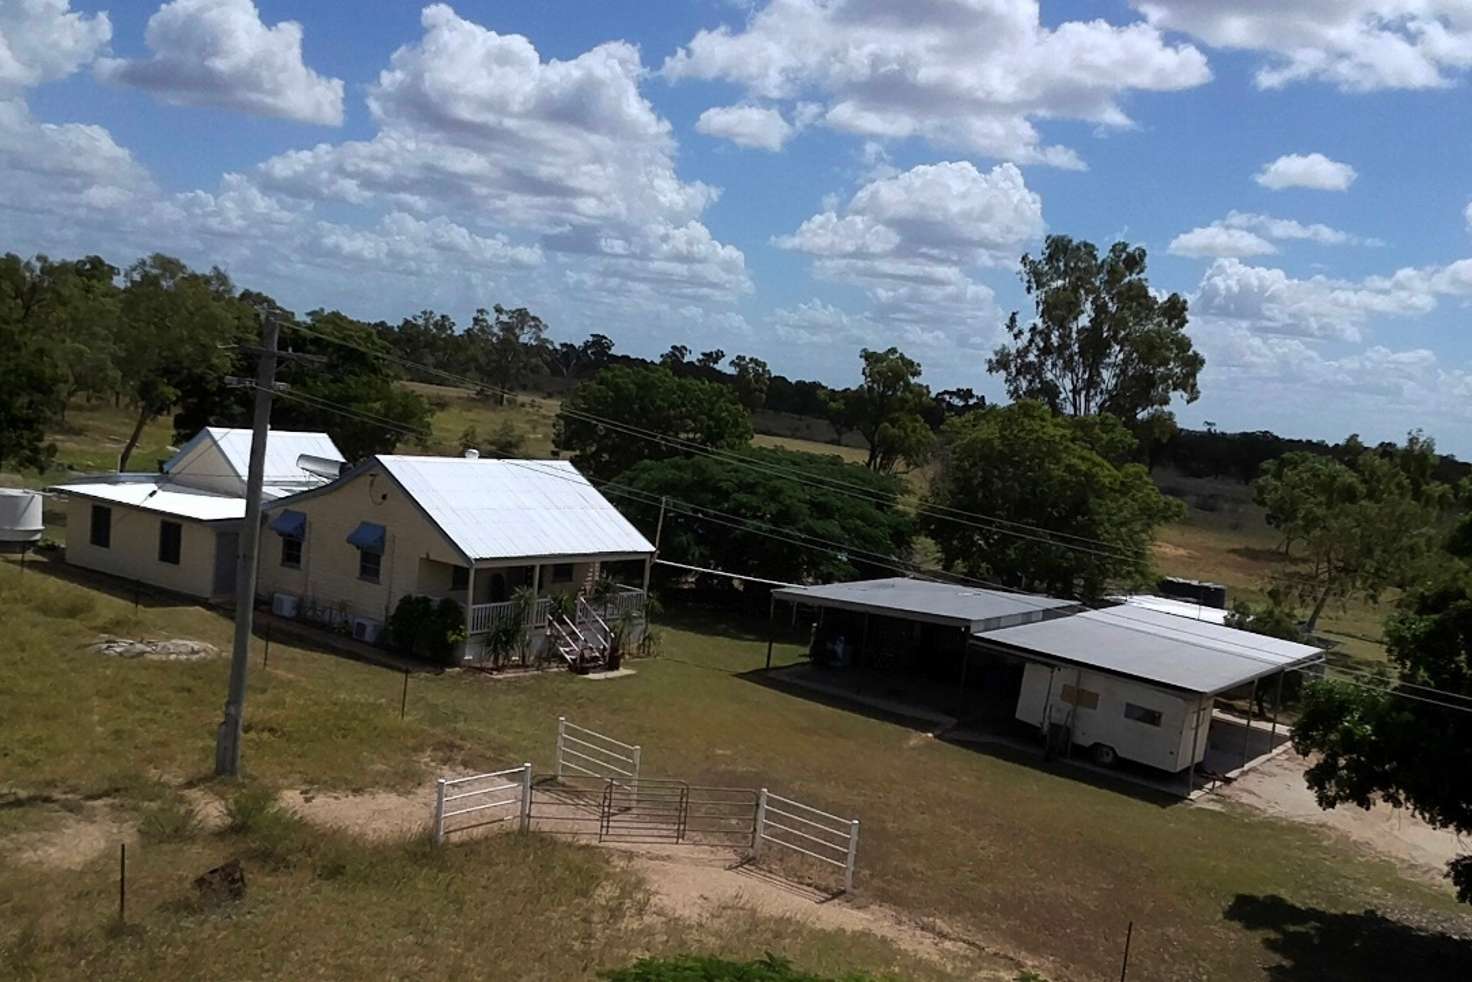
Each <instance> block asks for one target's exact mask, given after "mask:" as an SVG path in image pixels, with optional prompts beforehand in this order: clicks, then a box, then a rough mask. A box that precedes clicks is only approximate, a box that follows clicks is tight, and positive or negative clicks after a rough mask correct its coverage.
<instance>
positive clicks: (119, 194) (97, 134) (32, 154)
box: [0, 99, 153, 224]
mask: <svg viewBox="0 0 1472 982" xmlns="http://www.w3.org/2000/svg"><path fill="white" fill-rule="evenodd" d="M152 188H153V184H152V181H151V180H150V179H149V177H148V174H147V172H146V171H145V170H144V169H143V167H142V166H141V165H140V164H139V163H138V162H137V161H136V160H134V159H133V155H132V154H131V153H129V152H128V151H127V150H126V149H125V148H123V147H120V146H118V144H117V143H116V142H114V141H113V138H112V135H111V134H110V133H108V131H107V130H106V129H104V128H102V127H101V126H94V125H91V124H86V123H41V122H38V121H36V120H35V119H34V118H33V117H32V116H31V114H30V110H29V109H28V108H27V106H26V104H25V101H24V100H22V99H8V100H0V201H3V204H4V206H5V208H6V209H7V210H11V211H12V212H24V213H28V214H35V215H52V216H58V217H65V218H66V219H67V222H66V224H72V223H85V222H87V221H88V220H92V219H100V218H102V217H104V216H106V218H107V220H112V218H113V214H114V212H115V211H116V210H117V209H119V208H120V206H122V205H124V204H126V203H127V202H129V201H131V200H132V199H133V198H135V197H136V196H138V195H146V194H150V193H152Z"/></svg>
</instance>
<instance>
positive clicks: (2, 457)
mask: <svg viewBox="0 0 1472 982" xmlns="http://www.w3.org/2000/svg"><path fill="white" fill-rule="evenodd" d="M99 262H100V261H99ZM86 263H87V261H86V260H84V261H82V263H78V264H76V265H75V266H74V265H73V264H69V263H65V262H55V263H54V262H52V261H51V260H50V259H48V258H47V257H45V256H37V257H36V258H35V259H34V260H23V259H21V258H20V257H19V256H16V255H14V254H7V255H5V256H4V257H0V469H4V468H5V467H7V466H9V467H13V468H16V469H34V470H37V471H40V470H44V469H45V468H46V467H47V466H49V464H50V462H51V460H52V458H53V457H54V455H55V453H56V445H55V444H54V443H51V442H49V441H48V440H47V434H48V432H50V430H51V428H52V427H53V426H54V425H55V424H56V423H57V422H59V421H60V419H61V418H62V416H63V414H64V413H65V410H66V401H67V398H68V396H69V395H70V394H71V393H72V391H73V390H74V388H76V387H77V386H78V376H77V374H76V373H77V372H78V367H79V365H81V364H84V363H85V362H86V360H87V359H89V358H90V357H91V356H90V355H89V354H88V352H87V351H86V350H85V348H84V347H83V346H82V345H81V344H80V343H79V340H80V333H79V332H82V331H88V330H93V331H96V332H98V333H101V332H107V333H110V332H111V328H112V325H111V324H108V323H105V322H103V321H99V320H96V319H95V318H96V309H95V306H94V305H91V304H87V303H84V302H79V301H81V300H84V299H85V296H84V291H83V290H82V289H81V288H80V287H81V284H80V283H79V282H78V281H79V279H80V277H79V276H77V275H75V274H76V272H77V270H78V268H79V267H84V266H85V264H86ZM108 268H109V269H110V268H111V267H108ZM108 286H109V287H111V283H110V282H109V284H108ZM114 292H115V291H114ZM114 309H115V307H114ZM89 314H90V315H92V316H89ZM109 343H110V342H108V341H106V340H105V339H103V338H98V339H97V347H98V349H99V351H100V352H101V355H102V357H103V358H104V359H105V358H106V356H107V354H108V351H109V348H108V344H109Z"/></svg>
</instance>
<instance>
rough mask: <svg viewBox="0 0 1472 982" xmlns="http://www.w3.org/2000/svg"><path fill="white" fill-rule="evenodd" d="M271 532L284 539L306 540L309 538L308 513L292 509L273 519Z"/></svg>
mask: <svg viewBox="0 0 1472 982" xmlns="http://www.w3.org/2000/svg"><path fill="white" fill-rule="evenodd" d="M271 531H272V532H275V533H276V534H277V535H279V536H281V537H282V538H283V539H305V538H306V537H307V513H306V512H304V511H292V510H291V509H290V508H288V509H285V510H284V511H282V512H280V513H279V514H277V516H276V517H275V518H273V519H271Z"/></svg>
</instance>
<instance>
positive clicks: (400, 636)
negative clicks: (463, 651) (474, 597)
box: [388, 596, 465, 664]
mask: <svg viewBox="0 0 1472 982" xmlns="http://www.w3.org/2000/svg"><path fill="white" fill-rule="evenodd" d="M388 633H389V638H390V640H391V641H392V643H393V645H394V646H395V647H396V648H398V649H399V650H400V651H402V652H403V653H404V654H406V655H413V656H415V657H417V658H427V659H430V660H432V661H436V662H440V663H442V664H452V663H453V661H454V654H455V645H456V644H458V643H459V642H461V641H464V640H465V609H464V608H463V607H461V606H460V604H458V603H457V602H455V601H454V600H452V599H450V598H449V597H445V598H443V599H442V600H440V601H439V602H435V600H433V599H432V598H430V597H423V596H410V597H404V598H402V599H401V600H399V603H398V606H396V607H395V608H394V612H393V614H392V616H390V617H389V619H388Z"/></svg>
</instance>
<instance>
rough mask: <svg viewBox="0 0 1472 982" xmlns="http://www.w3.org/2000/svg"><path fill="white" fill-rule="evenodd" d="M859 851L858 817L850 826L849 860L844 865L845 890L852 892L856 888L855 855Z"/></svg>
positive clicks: (845, 891)
mask: <svg viewBox="0 0 1472 982" xmlns="http://www.w3.org/2000/svg"><path fill="white" fill-rule="evenodd" d="M858 851H859V820H858V819H857V818H856V819H854V820H853V821H852V822H850V823H849V826H848V861H847V862H846V863H844V866H843V892H844V893H852V892H853V889H854V856H855V855H856V854H857V853H858Z"/></svg>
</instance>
